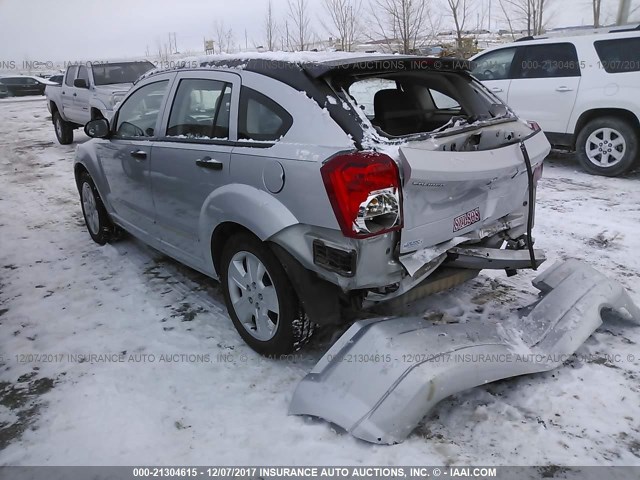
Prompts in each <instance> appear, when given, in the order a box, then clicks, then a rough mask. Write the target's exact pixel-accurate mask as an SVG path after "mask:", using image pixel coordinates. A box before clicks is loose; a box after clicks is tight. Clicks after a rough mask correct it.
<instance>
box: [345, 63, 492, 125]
mask: <svg viewBox="0 0 640 480" xmlns="http://www.w3.org/2000/svg"><path fill="white" fill-rule="evenodd" d="M340 83H341V85H339V87H340V88H341V89H343V91H345V92H347V93H348V96H349V97H350V98H349V100H350V101H351V102H352V103H355V104H356V105H357V106H358V107H359V108H360V109H361V110H362V111H363V112H364V114H365V115H366V116H367V118H368V119H369V121H370V122H371V124H372V125H373V126H374V127H375V128H376V129H377V130H378V131H379V132H380V133H382V134H385V135H386V136H391V137H399V136H405V135H415V134H420V133H428V132H439V131H442V130H444V129H446V128H448V127H450V126H454V125H455V126H463V125H464V124H472V123H475V122H477V121H486V120H493V119H494V118H496V117H495V115H494V114H492V111H494V110H493V109H492V105H493V104H495V103H496V102H498V101H499V100H497V99H496V98H494V97H493V96H491V95H490V94H489V93H488V92H487V91H486V89H485V87H483V86H482V85H481V84H480V83H479V82H476V81H474V80H473V78H472V77H470V76H468V75H463V74H459V73H444V72H390V73H384V74H376V75H374V76H365V77H362V76H354V77H351V78H344V77H343V78H342V79H341V82H340ZM335 86H336V87H338V85H335Z"/></svg>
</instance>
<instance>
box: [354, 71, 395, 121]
mask: <svg viewBox="0 0 640 480" xmlns="http://www.w3.org/2000/svg"><path fill="white" fill-rule="evenodd" d="M395 88H396V82H395V80H387V79H384V78H367V79H365V80H361V81H359V82H355V83H354V84H353V85H351V86H350V87H349V95H351V96H352V97H353V98H354V99H355V100H356V102H358V105H360V107H361V108H362V109H363V110H364V113H365V115H367V117H369V118H373V117H374V116H375V110H374V101H373V100H374V98H375V96H376V93H378V92H379V91H381V90H389V89H395Z"/></svg>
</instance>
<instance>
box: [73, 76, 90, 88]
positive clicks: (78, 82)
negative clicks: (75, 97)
mask: <svg viewBox="0 0 640 480" xmlns="http://www.w3.org/2000/svg"><path fill="white" fill-rule="evenodd" d="M73 86H74V87H76V88H89V85H88V84H87V81H86V80H85V79H84V78H76V79H75V80H74V81H73Z"/></svg>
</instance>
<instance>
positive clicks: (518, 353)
mask: <svg viewBox="0 0 640 480" xmlns="http://www.w3.org/2000/svg"><path fill="white" fill-rule="evenodd" d="M533 284H534V286H535V287H536V288H537V289H538V290H540V291H541V292H542V295H544V298H542V300H540V301H539V302H538V303H537V304H536V305H535V307H534V308H533V309H532V310H531V311H530V312H529V314H528V315H527V316H524V317H521V318H515V319H513V320H510V321H509V322H506V323H500V324H496V323H486V322H485V323H467V324H448V325H433V324H431V323H429V322H427V321H426V320H424V319H422V318H385V319H374V320H364V321H360V322H357V323H355V324H354V325H353V326H352V327H351V328H350V329H349V330H348V331H347V332H346V333H345V334H344V335H343V336H342V337H341V338H340V339H339V340H338V341H337V342H336V344H335V345H333V347H332V348H331V349H330V350H329V351H328V352H327V353H326V354H325V355H324V357H323V358H322V359H321V360H320V361H319V362H318V364H317V365H316V366H315V367H314V369H313V370H312V371H311V372H310V373H309V374H308V375H307V376H306V377H305V378H304V379H303V380H302V381H301V382H300V384H299V385H298V388H297V389H296V392H295V394H294V396H293V399H292V401H291V405H290V408H289V413H290V414H295V415H312V416H315V417H320V418H323V419H325V420H327V421H329V422H332V423H334V424H336V425H338V426H340V427H342V428H344V429H345V430H347V431H348V432H350V433H351V434H352V435H354V436H355V437H357V438H360V439H362V440H366V441H368V442H373V443H380V444H393V443H399V442H402V441H403V440H404V439H405V438H406V437H407V436H408V435H409V434H410V433H411V431H412V430H413V429H414V428H415V427H416V426H417V425H418V423H419V422H420V421H421V420H422V418H424V416H425V415H426V414H427V413H428V412H429V411H430V410H431V409H432V408H433V407H434V406H435V405H436V404H437V403H438V402H439V401H440V400H442V399H444V398H446V397H448V396H449V395H452V394H454V393H457V392H460V391H462V390H465V389H468V388H472V387H475V386H478V385H483V384H485V383H489V382H493V381H496V380H500V379H504V378H509V377H514V376H518V375H524V374H529V373H536V372H544V371H548V370H552V369H554V368H556V367H558V366H559V365H561V364H562V363H563V362H564V361H566V360H567V359H568V358H569V357H570V356H571V355H573V354H574V352H575V351H576V350H577V349H578V348H579V347H580V346H581V345H582V343H583V342H584V341H585V340H586V339H587V338H588V337H589V336H590V335H591V334H592V333H593V332H594V331H595V330H596V329H597V328H598V327H599V326H600V325H601V324H602V317H601V313H602V311H603V309H607V308H610V309H612V310H615V311H617V312H619V313H620V314H621V315H622V316H623V317H624V318H627V319H629V320H633V321H635V322H636V323H639V324H640V309H638V307H637V306H636V305H635V304H634V303H633V302H632V300H631V299H630V297H629V295H628V294H627V292H626V291H625V289H624V288H623V287H622V285H620V284H619V283H617V282H615V281H612V280H609V279H608V278H607V277H605V276H604V275H602V274H601V273H599V272H597V271H596V270H594V269H593V268H591V267H589V266H588V265H585V264H583V263H580V262H578V261H576V260H570V261H567V262H564V263H557V264H556V265H554V266H552V267H551V268H549V269H548V270H546V271H545V272H544V273H543V274H541V275H540V276H538V277H537V278H536V279H535V280H534V281H533Z"/></svg>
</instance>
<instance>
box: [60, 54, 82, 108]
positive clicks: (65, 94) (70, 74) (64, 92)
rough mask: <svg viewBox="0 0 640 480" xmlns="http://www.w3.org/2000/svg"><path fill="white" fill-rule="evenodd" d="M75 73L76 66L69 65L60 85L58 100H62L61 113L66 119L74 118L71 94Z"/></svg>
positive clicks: (76, 71) (72, 92)
mask: <svg viewBox="0 0 640 480" xmlns="http://www.w3.org/2000/svg"><path fill="white" fill-rule="evenodd" d="M77 74H78V67H77V66H72V67H69V68H68V69H67V75H66V76H65V78H64V83H63V84H62V87H61V94H60V101H61V102H62V114H63V115H64V117H65V118H66V119H67V120H75V118H74V117H75V116H74V112H73V108H74V104H73V94H74V93H75V87H74V86H73V81H74V80H75V79H76V75H77Z"/></svg>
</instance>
